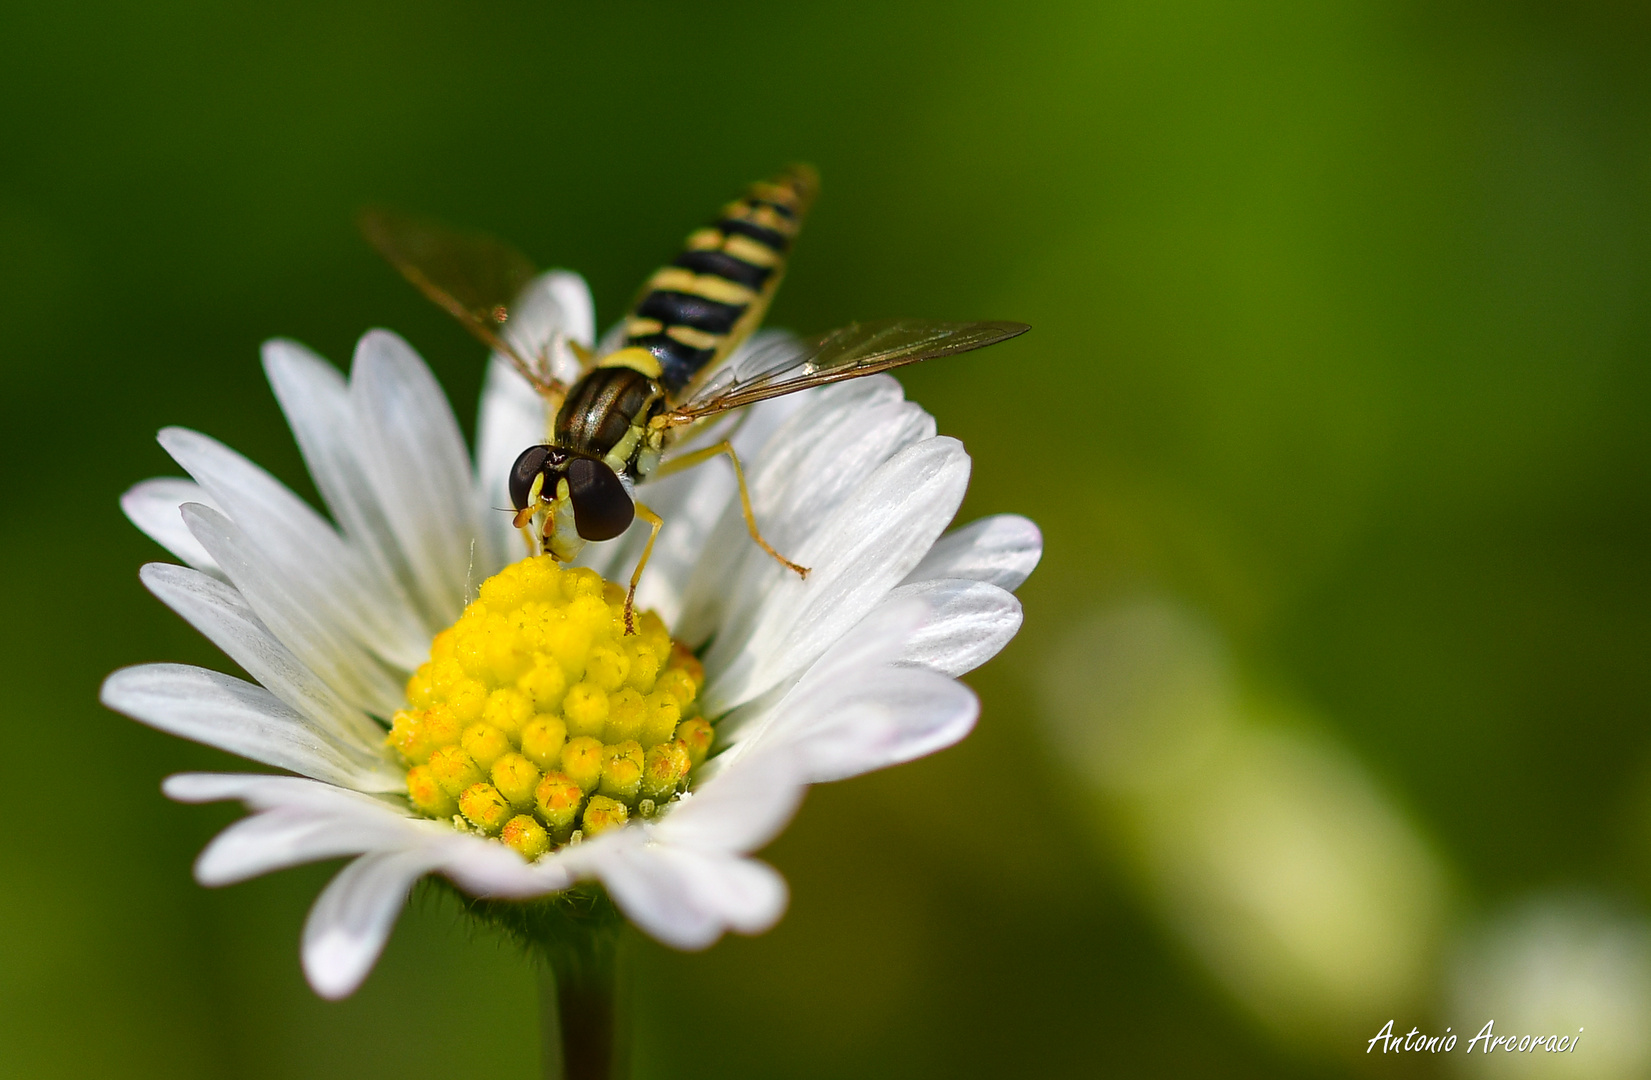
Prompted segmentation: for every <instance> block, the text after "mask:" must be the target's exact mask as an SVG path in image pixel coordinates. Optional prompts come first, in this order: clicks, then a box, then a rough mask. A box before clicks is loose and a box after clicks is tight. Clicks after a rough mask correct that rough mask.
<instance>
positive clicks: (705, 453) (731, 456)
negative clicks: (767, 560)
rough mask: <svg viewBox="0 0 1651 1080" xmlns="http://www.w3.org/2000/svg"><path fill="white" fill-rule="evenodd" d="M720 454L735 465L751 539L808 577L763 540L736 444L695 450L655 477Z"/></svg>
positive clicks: (802, 568)
mask: <svg viewBox="0 0 1651 1080" xmlns="http://www.w3.org/2000/svg"><path fill="white" fill-rule="evenodd" d="M718 454H726V455H728V460H729V461H731V462H733V463H734V479H735V480H738V481H739V486H740V510H741V512H743V513H744V514H745V530H746V531H747V532H749V533H750V534H751V539H752V540H754V541H756V543H757V546H758V547H760V548H762V549H763V550H764V551H766V552H768V554H769V555H771V556H773V558H774V561H776V562H778V563H779V564H780V565H781V566H783V567H785V568H786V569H787V570H791V571H794V572H795V573H796V575H797V576H798V577H800V578H806V577H808V567H806V566H798V565H797V564H796V563H794V562H792V561H791V560H790V559H788V558H786V557H785V556H784V555H781V554H780V553H779V552H777V551H775V550H774V547H773V545H771V544H770V543H769V542H768V541H767V540H764V539H763V538H762V533H761V531H759V530H758V529H757V515H756V514H755V513H754V512H753V511H752V510H751V492H750V491H749V490H747V488H746V486H745V470H744V469H743V468H741V467H740V458H739V455H738V454H736V453H734V444H733V443H731V442H729V441H728V440H727V439H724V440H722V441H721V442H719V443H717V444H716V445H715V446H707V447H706V448H705V449H703V450H695V451H694V452H693V453H691V454H683V455H682V456H681V457H678V458H672V459H671V460H670V461H667V462H665V463H663V464H662V465H660V466H659V468H658V469H656V470H654V475H655V476H669V475H670V474H672V473H674V472H681V471H682V470H683V469H691V468H693V467H694V466H695V465H698V464H700V463H702V462H706V461H710V460H711V459H712V458H714V457H716V456H717V455H718Z"/></svg>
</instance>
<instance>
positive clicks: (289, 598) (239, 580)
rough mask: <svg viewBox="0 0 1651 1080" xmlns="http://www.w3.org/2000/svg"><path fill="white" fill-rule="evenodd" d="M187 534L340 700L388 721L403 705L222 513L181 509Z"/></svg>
mask: <svg viewBox="0 0 1651 1080" xmlns="http://www.w3.org/2000/svg"><path fill="white" fill-rule="evenodd" d="M183 516H184V521H185V522H186V523H187V524H188V525H189V530H190V532H192V533H194V534H195V538H196V539H197V540H199V541H200V542H201V545H202V546H203V547H205V548H206V550H207V552H208V553H209V554H211V556H212V557H213V558H214V559H216V560H217V562H218V565H219V566H221V567H223V570H224V573H226V574H228V575H229V580H230V581H232V582H233V583H234V585H235V588H236V589H237V590H239V592H240V594H241V596H242V597H244V598H245V600H246V602H247V604H248V605H249V606H251V608H252V610H253V611H254V612H256V613H257V615H258V618H259V619H260V620H261V621H262V622H263V624H264V625H265V626H266V627H268V628H269V630H270V632H271V633H273V634H274V635H275V637H276V638H277V639H278V640H279V641H280V642H281V643H282V644H283V645H285V646H286V647H287V648H288V649H290V650H291V651H292V654H293V655H294V656H296V657H297V658H298V659H299V660H300V661H301V662H302V663H303V664H304V665H305V666H306V667H308V668H309V669H310V670H311V671H313V672H315V673H316V675H318V676H320V677H321V678H322V679H323V680H325V681H326V683H327V685H328V686H330V687H332V688H333V689H334V690H336V691H337V692H338V694H339V696H341V697H342V698H343V699H344V700H345V701H348V702H349V703H350V704H352V705H354V706H356V707H357V708H361V709H365V710H366V711H368V712H370V713H374V714H376V715H378V716H384V717H388V716H390V715H392V714H393V713H394V712H395V711H396V710H397V709H399V708H401V706H402V701H403V698H402V692H401V686H400V684H399V682H398V681H397V680H396V679H394V678H392V677H391V676H390V673H389V672H388V671H387V670H386V669H385V668H384V667H383V666H382V665H381V664H380V663H379V662H378V661H377V660H376V659H375V658H374V657H373V656H372V654H370V653H369V652H367V650H366V649H365V648H364V647H363V646H361V645H360V644H358V643H357V642H356V641H355V639H354V638H352V637H351V636H350V635H349V634H348V633H346V632H345V631H344V630H343V629H342V628H340V627H339V626H338V625H337V624H335V623H333V622H331V621H330V620H328V619H326V618H325V617H322V616H320V615H319V614H318V613H317V612H316V610H315V609H314V608H312V607H311V606H310V605H309V604H308V603H307V602H306V601H307V600H308V599H309V597H308V595H307V592H306V590H304V589H303V588H301V587H300V586H298V585H297V584H296V583H295V582H294V581H293V580H292V579H291V578H290V577H288V576H287V575H286V574H284V573H282V572H281V570H280V569H279V568H277V567H275V566H274V565H272V564H270V563H268V562H266V561H265V560H264V558H263V555H262V553H261V552H260V551H259V550H257V549H256V548H255V547H254V546H253V545H252V544H251V543H250V542H249V541H248V540H247V538H246V536H245V535H244V534H243V533H242V532H241V530H240V529H239V528H237V527H236V526H235V525H234V524H233V523H231V522H230V521H229V520H228V519H227V518H225V517H224V516H223V515H222V514H219V513H217V512H216V511H213V510H210V509H208V508H207V507H204V506H200V505H198V504H196V503H190V504H189V505H187V506H185V507H184V510H183Z"/></svg>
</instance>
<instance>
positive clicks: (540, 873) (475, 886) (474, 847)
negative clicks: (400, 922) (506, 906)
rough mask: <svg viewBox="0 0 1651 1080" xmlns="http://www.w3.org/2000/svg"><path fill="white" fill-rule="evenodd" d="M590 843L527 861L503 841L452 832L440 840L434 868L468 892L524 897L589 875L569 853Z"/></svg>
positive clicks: (472, 893) (586, 847) (557, 890)
mask: <svg viewBox="0 0 1651 1080" xmlns="http://www.w3.org/2000/svg"><path fill="white" fill-rule="evenodd" d="M593 846H594V843H586V844H580V845H577V846H576V847H572V848H563V849H562V850H560V851H556V852H553V853H551V854H549V855H545V856H542V857H541V858H540V859H539V860H538V861H537V862H532V863H529V862H525V861H523V859H522V857H521V856H520V855H518V854H516V852H515V851H513V850H511V849H510V848H507V847H505V846H504V845H503V844H500V843H497V842H495V841H492V840H482V839H480V838H478V837H475V836H470V835H468V834H464V833H454V834H453V835H452V837H451V838H450V839H449V840H447V841H445V842H444V845H443V849H442V850H443V857H442V861H441V865H440V866H439V867H438V869H440V870H441V872H442V873H443V874H445V875H446V876H447V877H449V878H451V879H452V880H453V881H454V883H456V884H457V885H458V886H459V887H460V888H461V889H463V890H464V891H465V892H468V893H470V894H471V895H472V896H492V897H501V898H505V899H527V898H530V897H534V896H544V895H545V894H546V893H553V892H560V891H562V890H563V889H566V888H569V887H570V886H572V885H573V884H574V883H575V882H576V881H578V880H579V879H580V878H582V877H589V876H591V875H590V874H588V873H581V872H580V870H579V864H578V862H577V860H576V859H574V858H571V857H570V856H572V855H574V854H575V853H577V852H579V851H581V850H582V849H588V848H591V847H593Z"/></svg>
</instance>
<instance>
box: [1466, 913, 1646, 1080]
mask: <svg viewBox="0 0 1651 1080" xmlns="http://www.w3.org/2000/svg"><path fill="white" fill-rule="evenodd" d="M1450 983H1451V987H1450V1003H1451V1007H1450V1021H1449V1022H1450V1023H1451V1024H1452V1026H1453V1027H1454V1028H1455V1030H1456V1031H1457V1032H1458V1033H1459V1034H1460V1035H1461V1036H1462V1038H1461V1043H1460V1045H1459V1046H1458V1049H1457V1051H1456V1052H1455V1053H1453V1054H1452V1055H1451V1059H1452V1061H1453V1063H1454V1064H1455V1066H1456V1067H1457V1069H1458V1070H1459V1071H1460V1072H1462V1073H1463V1074H1464V1075H1469V1076H1486V1077H1489V1076H1497V1077H1520V1078H1528V1080H1539V1078H1547V1077H1552V1078H1554V1080H1585V1078H1598V1080H1606V1078H1611V1080H1630V1078H1633V1077H1643V1076H1646V1075H1651V926H1648V925H1647V923H1646V921H1645V920H1644V919H1640V918H1634V917H1632V916H1629V915H1625V914H1624V913H1622V912H1620V911H1617V910H1614V909H1613V908H1611V907H1610V906H1609V905H1607V904H1606V903H1604V902H1603V901H1601V900H1598V899H1595V898H1591V897H1587V896H1582V895H1571V896H1546V897H1538V898H1535V899H1532V900H1528V901H1526V902H1525V903H1523V904H1521V905H1520V906H1518V907H1517V908H1515V909H1513V910H1511V911H1509V912H1506V913H1504V914H1503V915H1501V916H1498V917H1496V918H1494V919H1492V920H1491V921H1490V922H1488V923H1486V924H1485V925H1484V926H1482V927H1480V928H1479V929H1478V930H1476V931H1474V932H1473V933H1471V934H1470V935H1468V937H1467V938H1466V940H1465V942H1464V944H1463V946H1462V948H1461V949H1460V950H1459V954H1458V957H1457V960H1456V962H1455V964H1454V965H1453V967H1452V971H1451V978H1450ZM1487 1021H1494V1022H1495V1024H1496V1027H1495V1033H1496V1034H1497V1035H1516V1036H1525V1035H1531V1036H1535V1037H1538V1038H1544V1039H1545V1038H1547V1037H1548V1036H1550V1035H1559V1036H1564V1037H1566V1038H1571V1037H1577V1039H1578V1041H1577V1047H1576V1049H1575V1050H1573V1051H1570V1052H1568V1053H1549V1052H1547V1051H1543V1050H1533V1051H1525V1052H1520V1051H1518V1050H1517V1049H1516V1050H1514V1051H1506V1050H1497V1051H1495V1052H1493V1053H1491V1054H1489V1055H1486V1054H1485V1053H1484V1052H1483V1046H1484V1044H1483V1043H1481V1044H1480V1045H1479V1046H1478V1047H1475V1049H1474V1052H1473V1053H1472V1054H1466V1053H1463V1052H1462V1051H1463V1050H1464V1049H1465V1048H1466V1044H1467V1042H1468V1040H1470V1039H1472V1038H1473V1037H1474V1035H1475V1034H1476V1033H1478V1032H1479V1031H1480V1030H1481V1029H1483V1027H1484V1025H1485V1023H1486V1022H1487ZM1578 1029H1581V1034H1580V1035H1578Z"/></svg>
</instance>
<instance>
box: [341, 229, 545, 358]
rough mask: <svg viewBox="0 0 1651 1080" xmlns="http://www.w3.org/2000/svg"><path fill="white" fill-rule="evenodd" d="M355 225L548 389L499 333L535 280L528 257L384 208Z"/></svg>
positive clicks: (468, 326) (433, 295)
mask: <svg viewBox="0 0 1651 1080" xmlns="http://www.w3.org/2000/svg"><path fill="white" fill-rule="evenodd" d="M356 224H357V225H358V226H359V227H360V229H361V235H362V236H364V237H366V238H367V242H368V243H369V244H371V245H373V247H374V248H375V249H376V250H377V251H378V253H379V254H380V255H382V256H384V258H385V259H386V260H387V261H388V262H389V263H390V265H391V266H393V267H395V268H396V269H397V270H399V271H401V276H402V277H404V278H406V279H407V280H408V281H410V282H412V283H413V285H414V286H415V287H416V288H417V289H418V290H419V292H422V293H423V294H424V295H425V296H427V297H429V298H430V299H431V300H432V301H434V302H435V303H436V304H437V305H438V306H440V307H441V308H442V309H443V310H445V311H446V312H447V313H448V314H449V315H451V316H453V318H455V319H457V320H458V321H459V322H460V324H462V325H463V326H464V328H465V329H466V330H469V331H470V333H472V334H473V335H475V336H476V337H477V338H478V339H479V340H481V342H482V343H483V344H485V345H487V346H488V347H490V348H492V349H495V350H497V351H498V352H500V353H502V354H503V355H504V356H505V357H506V358H507V359H509V360H510V362H511V363H512V364H514V365H515V366H516V368H517V369H518V370H520V371H521V373H522V374H523V375H524V376H526V377H527V379H528V381H529V382H531V383H533V384H534V385H535V386H538V387H539V388H540V389H541V390H544V389H546V387H545V386H544V385H543V384H544V379H543V376H542V375H541V374H539V373H538V372H536V371H535V370H534V365H533V364H531V363H530V362H529V361H528V360H527V359H526V358H525V357H523V356H522V355H521V354H520V353H519V352H518V351H517V350H516V349H515V348H513V347H512V346H511V344H510V342H508V341H506V340H505V339H504V337H503V336H501V335H500V334H499V332H498V328H499V327H500V326H502V325H503V324H504V323H505V322H506V320H508V319H509V318H510V306H511V305H512V304H513V303H515V302H516V298H517V296H519V295H520V294H521V292H522V289H523V288H524V287H525V286H526V285H527V284H528V282H529V281H531V280H532V279H533V272H534V271H533V264H532V263H531V262H529V261H528V258H527V256H525V255H523V254H522V253H521V252H519V251H517V250H516V249H515V248H513V247H511V246H510V245H509V244H506V243H504V242H503V241H502V240H496V239H494V238H493V237H491V236H487V235H485V234H482V233H461V232H456V231H454V230H453V229H449V228H447V227H446V226H445V225H440V224H437V223H436V222H433V221H428V220H425V219H422V218H415V217H407V216H405V215H402V214H398V213H395V212H394V211H391V210H385V209H383V208H382V207H370V208H368V209H366V210H363V211H362V212H361V213H360V214H359V215H358V216H357V218H356Z"/></svg>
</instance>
